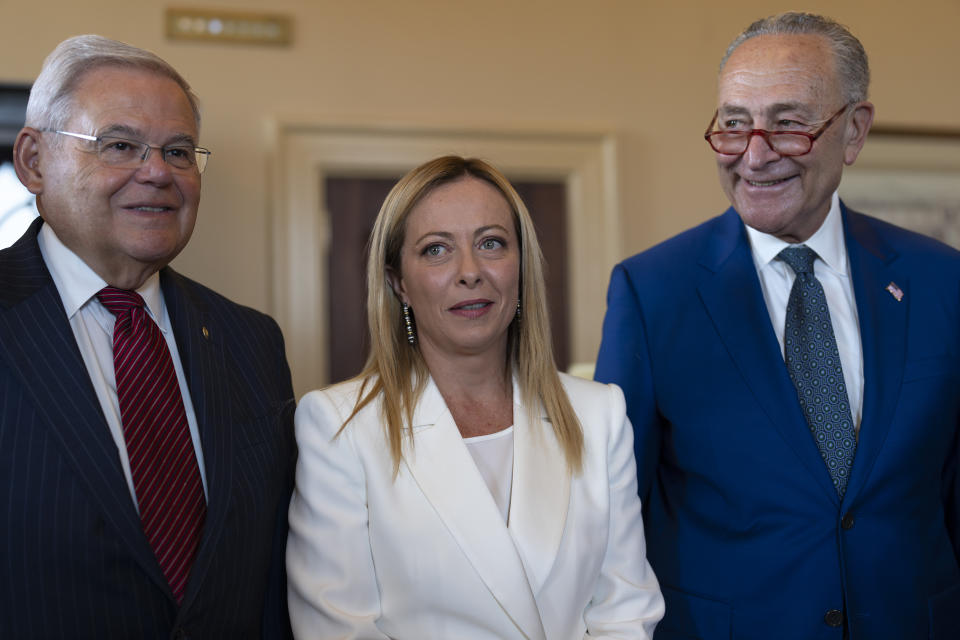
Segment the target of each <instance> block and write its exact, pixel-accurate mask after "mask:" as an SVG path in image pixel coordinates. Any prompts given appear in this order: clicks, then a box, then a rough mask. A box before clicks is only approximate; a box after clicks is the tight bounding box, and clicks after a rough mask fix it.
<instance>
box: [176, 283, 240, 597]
mask: <svg viewBox="0 0 960 640" xmlns="http://www.w3.org/2000/svg"><path fill="white" fill-rule="evenodd" d="M160 283H161V286H162V288H163V297H164V301H165V303H166V305H167V313H168V314H169V315H170V324H171V326H172V327H173V333H174V336H175V337H176V341H177V350H178V351H179V352H180V361H181V363H182V364H183V370H184V375H185V376H186V378H187V386H188V387H189V389H190V399H191V401H192V403H193V410H194V413H195V414H196V417H197V427H198V429H199V431H200V443H201V447H202V450H203V460H204V467H205V471H206V477H207V516H206V521H205V522H204V527H203V534H202V537H201V539H200V545H199V547H198V548H197V555H196V557H195V559H194V565H193V569H192V570H191V573H190V581H189V583H188V585H187V590H186V592H185V593H184V599H183V603H182V608H184V609H186V607H187V605H189V604H190V602H191V601H192V599H193V598H194V597H195V596H196V594H197V593H198V592H199V591H200V587H201V585H202V584H203V580H204V578H205V577H206V575H207V573H208V572H209V570H210V564H211V561H212V559H213V557H214V555H215V553H214V552H215V550H216V548H217V544H218V542H219V540H220V538H221V536H222V534H223V531H224V527H225V524H226V521H227V516H228V515H229V508H230V504H231V487H232V486H233V480H232V479H233V471H234V469H233V460H234V455H233V439H232V438H230V437H229V436H230V433H229V426H230V425H232V424H234V423H235V422H236V421H235V420H233V419H232V418H231V412H232V411H233V408H234V407H235V405H236V404H237V402H238V401H239V400H235V401H231V398H230V388H229V384H228V383H229V379H230V365H229V364H228V363H227V361H226V355H225V352H224V348H223V342H222V336H223V331H225V330H226V329H225V328H223V327H221V326H219V325H218V324H217V323H216V322H215V320H214V318H213V317H212V314H211V313H210V311H209V309H208V308H207V305H206V304H205V303H204V302H203V301H202V300H200V299H198V298H196V297H195V296H191V295H190V293H189V289H188V287H186V286H185V284H184V282H183V279H182V278H181V276H180V275H179V274H177V273H176V272H175V271H173V270H172V269H169V268H167V269H164V270H163V271H161V272H160Z"/></svg>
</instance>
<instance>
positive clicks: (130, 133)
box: [97, 124, 197, 147]
mask: <svg viewBox="0 0 960 640" xmlns="http://www.w3.org/2000/svg"><path fill="white" fill-rule="evenodd" d="M97 136H98V137H101V136H122V137H129V138H131V139H133V140H138V141H141V142H145V141H144V140H143V138H144V135H143V132H142V131H140V130H139V129H135V128H133V127H131V126H129V125H125V124H112V125H109V126H108V127H106V128H104V129H101V130H100V132H99V133H98V134H97ZM177 144H187V145H190V146H196V144H197V142H196V140H194V138H193V136H191V135H190V134H188V133H175V134H173V135H172V136H170V137H169V138H167V141H166V142H164V143H163V146H165V147H168V146H170V145H177Z"/></svg>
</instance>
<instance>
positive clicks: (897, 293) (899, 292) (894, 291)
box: [887, 282, 903, 302]
mask: <svg viewBox="0 0 960 640" xmlns="http://www.w3.org/2000/svg"><path fill="white" fill-rule="evenodd" d="M887 291H889V292H890V295H892V296H893V297H894V299H896V301H897V302H900V301H901V300H903V289H901V288H900V287H898V286H897V283H896V282H891V283H890V284H888V285H887Z"/></svg>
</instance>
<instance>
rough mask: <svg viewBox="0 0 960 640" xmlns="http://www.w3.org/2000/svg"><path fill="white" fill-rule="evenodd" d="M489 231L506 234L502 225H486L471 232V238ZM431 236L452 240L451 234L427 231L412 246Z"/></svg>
mask: <svg viewBox="0 0 960 640" xmlns="http://www.w3.org/2000/svg"><path fill="white" fill-rule="evenodd" d="M491 229H496V230H498V231H502V232H503V233H507V229H506V227H504V226H503V225H499V224H488V225H486V226H483V227H480V228H479V229H477V230H476V231H474V232H473V236H474V237H477V236H481V235H483V234H485V233H487V232H488V231H490V230H491ZM431 236H436V237H439V238H443V239H444V240H453V234H452V233H450V232H449V231H427V232H426V233H425V234H423V235H422V236H420V237H419V238H417V240H416V242H414V243H413V244H414V245H418V244H420V243H421V242H423V241H424V240H425V239H427V238H429V237H431Z"/></svg>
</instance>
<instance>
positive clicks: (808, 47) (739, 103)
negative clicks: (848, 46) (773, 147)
mask: <svg viewBox="0 0 960 640" xmlns="http://www.w3.org/2000/svg"><path fill="white" fill-rule="evenodd" d="M840 94H841V88H840V81H839V78H838V76H837V73H836V62H835V59H834V56H833V52H832V50H831V48H830V45H829V42H828V41H827V40H826V39H825V38H823V37H822V36H819V35H812V34H785V35H763V36H757V37H755V38H751V39H749V40H747V41H745V42H744V43H743V44H741V45H740V46H739V47H737V48H736V49H735V50H734V51H733V53H732V54H730V57H729V59H728V60H727V63H726V64H725V65H724V67H723V69H722V70H721V71H720V76H719V78H718V81H717V106H718V108H720V109H723V108H725V107H727V108H730V107H735V106H736V107H742V108H746V109H751V110H752V109H754V108H759V107H761V106H763V107H764V108H767V106H768V105H769V104H772V103H785V104H790V103H798V104H810V105H813V104H821V103H824V102H831V101H833V100H834V99H837V98H838V97H839V96H840Z"/></svg>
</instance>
